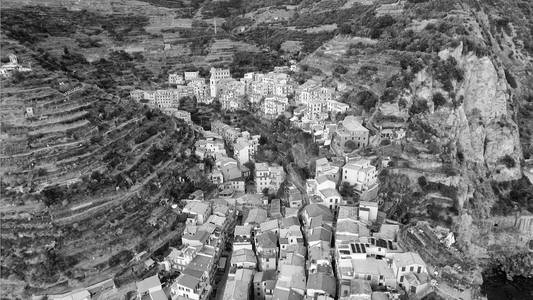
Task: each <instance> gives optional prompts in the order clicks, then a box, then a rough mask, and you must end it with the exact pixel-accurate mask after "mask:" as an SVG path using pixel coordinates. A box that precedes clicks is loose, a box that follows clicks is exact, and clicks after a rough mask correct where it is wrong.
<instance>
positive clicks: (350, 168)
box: [342, 158, 377, 192]
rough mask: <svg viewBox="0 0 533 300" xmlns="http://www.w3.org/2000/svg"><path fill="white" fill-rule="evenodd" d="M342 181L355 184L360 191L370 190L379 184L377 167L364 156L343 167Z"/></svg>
mask: <svg viewBox="0 0 533 300" xmlns="http://www.w3.org/2000/svg"><path fill="white" fill-rule="evenodd" d="M342 182H347V183H349V184H351V185H354V186H355V190H357V191H358V192H362V191H366V190H369V189H371V188H373V187H374V186H376V185H377V171H376V167H374V166H373V165H371V164H370V161H369V160H368V159H364V158H363V159H359V160H357V161H352V162H348V163H346V165H344V167H343V168H342Z"/></svg>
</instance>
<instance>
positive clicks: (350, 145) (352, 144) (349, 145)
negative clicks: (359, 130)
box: [344, 140, 357, 151]
mask: <svg viewBox="0 0 533 300" xmlns="http://www.w3.org/2000/svg"><path fill="white" fill-rule="evenodd" d="M344 147H345V148H347V149H348V150H350V151H353V150H355V149H357V145H356V144H355V142H354V141H352V140H350V141H347V142H346V143H344Z"/></svg>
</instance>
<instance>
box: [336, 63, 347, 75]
mask: <svg viewBox="0 0 533 300" xmlns="http://www.w3.org/2000/svg"><path fill="white" fill-rule="evenodd" d="M333 73H336V74H346V73H348V68H346V67H345V66H342V65H337V66H336V67H335V69H333Z"/></svg>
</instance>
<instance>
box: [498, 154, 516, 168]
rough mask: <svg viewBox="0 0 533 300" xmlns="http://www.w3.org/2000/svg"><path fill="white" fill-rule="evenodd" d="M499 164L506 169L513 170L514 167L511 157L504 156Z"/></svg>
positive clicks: (514, 163) (514, 162)
mask: <svg viewBox="0 0 533 300" xmlns="http://www.w3.org/2000/svg"><path fill="white" fill-rule="evenodd" d="M501 162H502V163H503V164H504V165H505V166H506V167H507V168H509V169H510V168H514V167H515V166H516V161H515V160H514V158H512V157H511V155H509V154H506V155H505V156H504V157H503V158H502V159H501Z"/></svg>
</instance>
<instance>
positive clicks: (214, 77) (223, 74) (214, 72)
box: [209, 68, 231, 98]
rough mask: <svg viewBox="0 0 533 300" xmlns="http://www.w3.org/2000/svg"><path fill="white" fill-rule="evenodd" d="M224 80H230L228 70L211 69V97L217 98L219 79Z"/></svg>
mask: <svg viewBox="0 0 533 300" xmlns="http://www.w3.org/2000/svg"><path fill="white" fill-rule="evenodd" d="M225 78H231V74H230V72H229V69H219V68H211V78H210V79H209V88H210V90H211V97H213V98H215V97H217V84H218V82H219V81H220V80H221V79H225Z"/></svg>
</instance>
